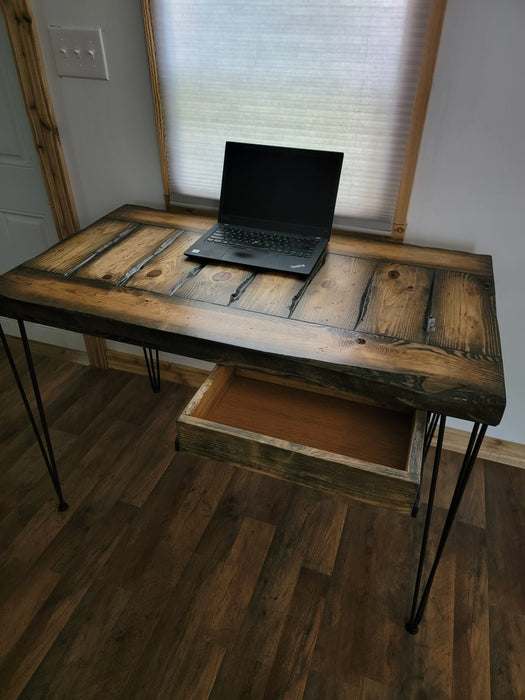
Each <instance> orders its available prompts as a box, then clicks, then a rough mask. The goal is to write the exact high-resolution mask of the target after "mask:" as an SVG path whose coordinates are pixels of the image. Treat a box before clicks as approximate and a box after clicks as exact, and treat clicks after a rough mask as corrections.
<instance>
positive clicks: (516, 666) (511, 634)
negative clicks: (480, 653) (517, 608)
mask: <svg viewBox="0 0 525 700" xmlns="http://www.w3.org/2000/svg"><path fill="white" fill-rule="evenodd" d="M524 650H525V615H524V614H517V613H515V612H514V611H510V610H505V608H504V607H501V606H497V605H494V606H491V608H490V656H491V675H490V679H491V681H490V687H491V692H492V694H491V697H492V698H495V700H499V699H500V698H501V700H506V699H507V698H523V697H525V669H524V667H523V665H524V664H523V651H524Z"/></svg>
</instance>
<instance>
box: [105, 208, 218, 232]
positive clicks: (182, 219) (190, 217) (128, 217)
mask: <svg viewBox="0 0 525 700" xmlns="http://www.w3.org/2000/svg"><path fill="white" fill-rule="evenodd" d="M108 218H115V219H123V220H125V221H134V222H136V223H139V224H151V225H152V226H169V227H170V228H180V229H188V230H190V231H202V232H204V231H207V230H208V229H209V228H211V227H212V226H213V225H214V224H216V223H217V218H216V217H215V218H214V217H207V216H198V215H197V214H195V213H192V214H181V213H176V212H167V211H160V210H158V209H148V208H147V207H137V206H134V205H132V204H125V205H124V206H122V207H120V208H119V209H115V211H113V212H111V214H108Z"/></svg>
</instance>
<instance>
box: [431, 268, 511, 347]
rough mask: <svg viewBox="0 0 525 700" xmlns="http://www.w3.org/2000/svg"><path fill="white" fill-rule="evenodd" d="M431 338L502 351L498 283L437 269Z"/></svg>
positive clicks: (435, 342) (441, 343)
mask: <svg viewBox="0 0 525 700" xmlns="http://www.w3.org/2000/svg"><path fill="white" fill-rule="evenodd" d="M430 311H431V315H432V316H433V318H434V320H435V331H434V332H433V333H431V334H429V338H428V342H429V343H430V344H431V345H438V346H440V347H449V348H455V349H457V350H464V351H466V352H471V353H479V354H486V355H493V356H498V355H501V347H500V341H499V333H498V326H497V320H496V309H495V300H494V286H493V283H492V282H491V281H488V280H486V279H484V278H483V277H478V276H476V275H466V274H460V273H456V272H440V271H438V272H436V278H435V282H434V290H433V294H432V304H431V309H430Z"/></svg>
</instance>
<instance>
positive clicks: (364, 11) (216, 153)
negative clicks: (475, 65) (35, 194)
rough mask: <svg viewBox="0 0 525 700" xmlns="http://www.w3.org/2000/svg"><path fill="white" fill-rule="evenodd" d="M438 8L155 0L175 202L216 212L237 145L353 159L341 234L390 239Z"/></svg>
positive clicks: (424, 2) (340, 214) (360, 2)
mask: <svg viewBox="0 0 525 700" xmlns="http://www.w3.org/2000/svg"><path fill="white" fill-rule="evenodd" d="M428 14H429V0H346V1H342V2H333V1H327V0H286V1H283V0H250V1H248V0H220V1H218V0H154V2H153V3H152V16H153V26H154V33H155V46H156V54H157V66H158V71H159V81H160V89H161V100H162V109H163V120H164V128H165V136H166V144H167V156H168V170H169V179H170V190H171V195H170V196H171V200H172V202H173V203H177V204H190V205H192V206H195V205H203V206H216V205H217V202H218V198H219V193H220V183H221V173H222V161H223V154H224V143H225V141H227V140H232V141H246V142H253V143H263V144H273V145H277V146H296V147H301V148H319V149H326V150H337V151H343V152H344V154H345V157H344V165H343V172H342V175H341V181H340V186H339V196H338V200H337V207H336V219H335V223H336V224H337V225H342V226H348V227H349V228H358V229H367V230H377V231H389V230H390V229H391V226H392V221H393V215H394V211H395V206H396V200H397V193H398V188H399V182H400V177H401V170H402V165H403V159H404V152H405V145H406V140H407V135H408V130H409V126H410V119H411V114H412V106H413V101H414V96H415V91H416V86H417V80H418V74H419V64H420V60H421V54H422V50H423V45H424V41H425V33H426V28H427V21H428Z"/></svg>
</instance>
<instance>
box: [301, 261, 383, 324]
mask: <svg viewBox="0 0 525 700" xmlns="http://www.w3.org/2000/svg"><path fill="white" fill-rule="evenodd" d="M374 268H375V262H374V261H373V260H366V259H362V258H352V257H346V256H342V255H329V256H328V257H327V259H326V261H325V263H324V265H323V267H322V268H321V269H320V270H319V272H318V273H317V275H316V276H315V278H314V280H313V281H312V282H311V284H310V285H309V286H308V289H307V290H306V291H305V293H304V294H303V295H302V297H301V299H300V300H299V303H298V304H297V307H296V308H295V310H294V311H293V314H292V318H294V319H297V320H301V321H308V322H310V323H320V324H322V325H327V326H333V327H337V328H346V329H349V330H354V328H355V326H356V323H357V321H358V319H359V314H360V308H361V303H362V297H363V295H364V293H365V290H366V288H367V283H368V281H369V279H370V277H371V276H372V275H373V273H374Z"/></svg>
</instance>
